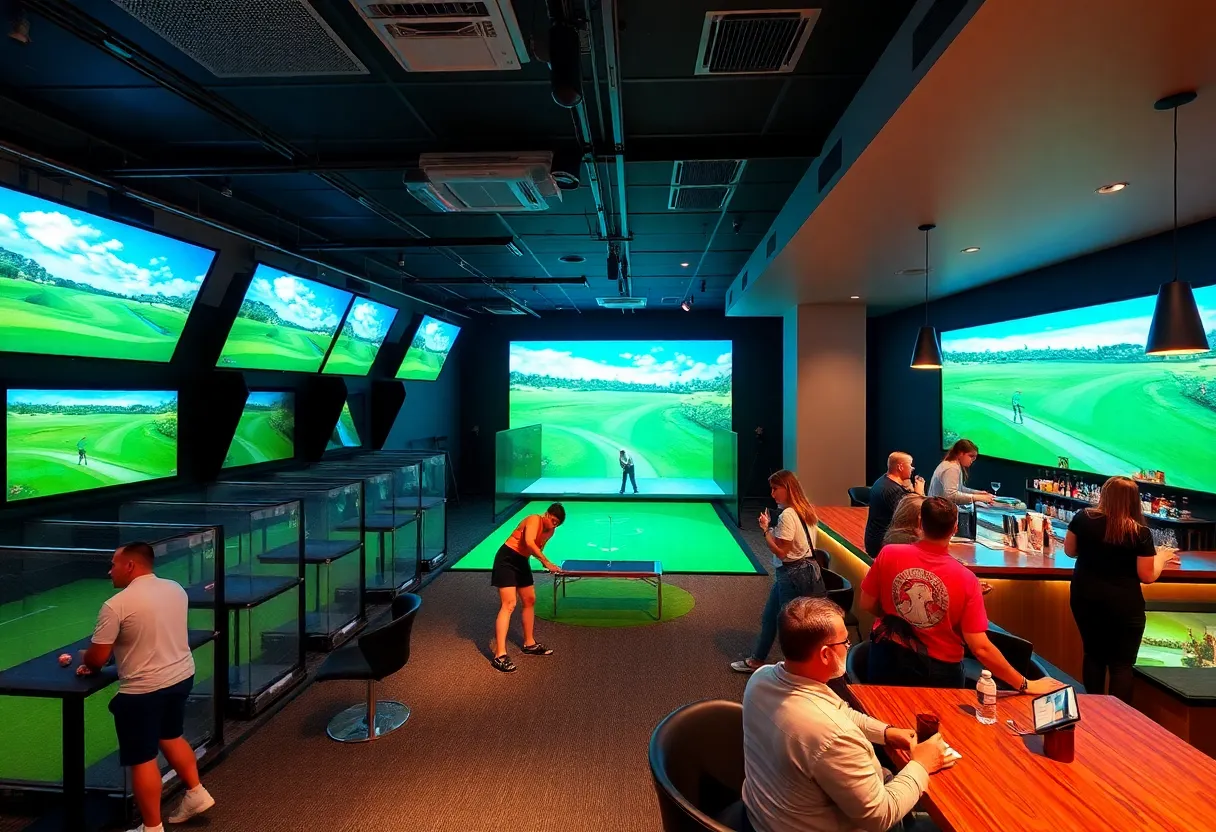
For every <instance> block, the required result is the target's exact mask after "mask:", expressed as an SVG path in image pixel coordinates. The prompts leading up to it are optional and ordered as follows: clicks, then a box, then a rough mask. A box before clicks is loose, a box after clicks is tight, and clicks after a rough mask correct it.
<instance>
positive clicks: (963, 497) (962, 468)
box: [927, 439, 996, 534]
mask: <svg viewBox="0 0 1216 832" xmlns="http://www.w3.org/2000/svg"><path fill="white" fill-rule="evenodd" d="M979 455H980V449H979V446H977V445H976V444H975V443H974V442H972V441H971V440H970V439H960V440H958V441H957V442H955V443H954V444H953V445H952V446H951V447H950V450H948V451H947V452H946V456H945V458H944V459H943V460H942V461H941V462H940V463H939V464H938V466H937V468H936V469H935V470H934V471H933V479H931V480H930V481H929V490H928V492H927V496H929V497H945V498H946V499H947V500H949V501H950V502H952V503H954V504H955V505H956V506H959V507H960V508H961V507H962V506H967V505H972V504H973V503H991V502H992V501H993V500H995V499H996V498H995V497H993V496H992V495H991V494H989V493H988V492H987V491H977V490H976V489H974V488H968V487H967V485H966V482H967V472H968V471H969V470H970V468H971V466H972V465H974V464H975V460H976V458H977V457H978V456H979ZM965 516H966V515H965V514H964V513H963V512H962V511H960V512H959V521H960V522H962V521H963V518H964V517H965ZM967 522H970V519H968V520H967ZM961 533H962V531H960V534H961Z"/></svg>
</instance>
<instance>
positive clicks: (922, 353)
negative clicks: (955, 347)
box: [912, 223, 942, 370]
mask: <svg viewBox="0 0 1216 832" xmlns="http://www.w3.org/2000/svg"><path fill="white" fill-rule="evenodd" d="M935 228H937V226H936V225H933V224H932V223H926V224H925V225H922V226H920V227H919V230H920V231H923V232H925V325H924V326H922V327H921V328H920V332H918V333H917V334H916V349H914V350H913V351H912V369H913V370H940V369H941V368H942V348H941V345H940V344H938V343H937V330H936V329H934V328H933V327H931V326H929V232H930V231H932V230H933V229H935Z"/></svg>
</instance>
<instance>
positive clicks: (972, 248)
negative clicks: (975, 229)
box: [963, 246, 980, 254]
mask: <svg viewBox="0 0 1216 832" xmlns="http://www.w3.org/2000/svg"><path fill="white" fill-rule="evenodd" d="M979 250H980V247H979V246H967V247H966V248H965V249H963V254H975V253H976V252H977V251H979Z"/></svg>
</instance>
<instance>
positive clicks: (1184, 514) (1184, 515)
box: [1178, 497, 1191, 520]
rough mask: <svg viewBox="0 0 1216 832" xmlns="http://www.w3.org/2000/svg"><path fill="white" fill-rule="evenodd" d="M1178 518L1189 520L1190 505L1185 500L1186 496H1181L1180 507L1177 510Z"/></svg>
mask: <svg viewBox="0 0 1216 832" xmlns="http://www.w3.org/2000/svg"><path fill="white" fill-rule="evenodd" d="M1178 519H1179V520H1190V519H1191V506H1190V503H1188V502H1187V499H1186V497H1183V498H1182V508H1181V509H1179V510H1178Z"/></svg>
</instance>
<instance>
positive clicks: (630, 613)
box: [536, 578, 694, 627]
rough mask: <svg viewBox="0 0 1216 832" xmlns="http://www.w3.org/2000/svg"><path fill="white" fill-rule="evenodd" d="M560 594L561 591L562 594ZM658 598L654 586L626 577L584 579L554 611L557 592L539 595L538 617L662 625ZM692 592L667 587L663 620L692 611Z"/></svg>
mask: <svg viewBox="0 0 1216 832" xmlns="http://www.w3.org/2000/svg"><path fill="white" fill-rule="evenodd" d="M559 592H560V591H559ZM658 606H659V605H658V598H657V590H656V589H655V587H654V586H651V585H648V584H646V583H643V582H642V581H638V580H627V579H625V578H582V579H579V580H577V581H568V582H567V585H566V594H565V595H564V596H561V597H559V598H558V601H557V613H556V614H554V612H553V592H552V590H550V589H544V590H538V591H537V593H536V615H537V616H538V617H540V618H543V619H544V620H545V621H553V622H555V623H557V624H574V625H576V626H578V627H642V626H645V625H646V624H658V623H660V622H659V619H658V614H659V610H658ZM693 606H694V601H693V597H692V593H690V592H688V591H687V590H685V589H681V588H680V587H678V586H673V585H672V584H668V583H665V584H663V619H662V620H663V621H671V620H673V619H676V618H679V617H680V616H683V615H688V613H690V612H692V608H693Z"/></svg>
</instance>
